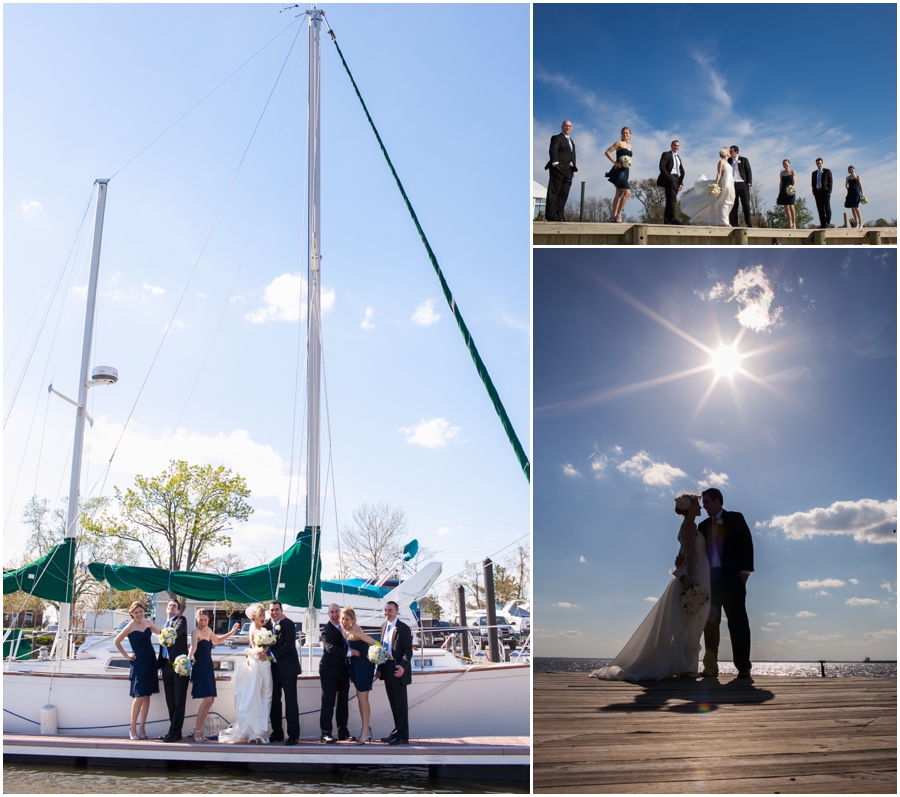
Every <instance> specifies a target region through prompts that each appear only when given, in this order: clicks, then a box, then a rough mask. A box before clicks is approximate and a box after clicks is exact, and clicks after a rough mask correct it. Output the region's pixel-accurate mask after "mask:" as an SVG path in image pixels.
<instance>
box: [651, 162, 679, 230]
mask: <svg viewBox="0 0 900 797" xmlns="http://www.w3.org/2000/svg"><path fill="white" fill-rule="evenodd" d="M678 165H679V169H678V174H675V173H674V172H673V171H672V169H673V168H674V167H675V156H674V155H673V154H672V150H668V151H667V152H664V153H663V154H662V155H661V156H660V159H659V177H657V178H656V184H657V185H658V186H659V187H660V188H664V189H665V190H666V213H665V220H666V224H678V219H677V218H676V217H675V208H676V206H677V205H678V189H679V188H681V187H682V186H683V185H684V161H683V160H682V159H681V155H679V156H678Z"/></svg>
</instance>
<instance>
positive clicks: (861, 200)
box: [859, 196, 869, 205]
mask: <svg viewBox="0 0 900 797" xmlns="http://www.w3.org/2000/svg"><path fill="white" fill-rule="evenodd" d="M859 204H860V205H868V204H869V200H868V197H864V196H861V197H860V198H859Z"/></svg>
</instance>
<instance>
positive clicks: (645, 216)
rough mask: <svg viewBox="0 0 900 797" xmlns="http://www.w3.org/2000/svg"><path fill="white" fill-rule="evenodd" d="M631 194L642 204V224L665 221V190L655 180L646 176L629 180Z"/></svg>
mask: <svg viewBox="0 0 900 797" xmlns="http://www.w3.org/2000/svg"><path fill="white" fill-rule="evenodd" d="M630 185H631V196H632V198H633V199H636V200H637V201H638V202H640V203H641V205H643V206H644V212H643V213H642V214H641V222H642V223H643V224H662V223H663V222H664V221H665V212H666V191H665V189H664V188H661V187H660V186H658V185H657V184H656V180H654V179H652V178H650V177H646V178H644V179H643V180H631V181H630Z"/></svg>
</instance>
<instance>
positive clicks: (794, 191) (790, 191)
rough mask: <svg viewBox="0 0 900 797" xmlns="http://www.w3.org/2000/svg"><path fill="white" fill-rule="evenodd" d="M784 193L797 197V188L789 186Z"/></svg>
mask: <svg viewBox="0 0 900 797" xmlns="http://www.w3.org/2000/svg"><path fill="white" fill-rule="evenodd" d="M784 193H786V194H787V195H788V196H796V194H797V188H796V187H795V186H793V185H789V186H788V187H787V188H785V189H784Z"/></svg>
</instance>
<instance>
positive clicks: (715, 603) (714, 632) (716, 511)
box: [700, 487, 753, 678]
mask: <svg viewBox="0 0 900 797" xmlns="http://www.w3.org/2000/svg"><path fill="white" fill-rule="evenodd" d="M701 500H702V502H703V508H704V509H705V510H706V514H707V515H709V517H708V518H707V519H706V520H704V521H703V522H702V523H701V524H700V533H701V534H702V535H703V539H705V540H706V553H707V556H708V557H709V568H710V570H709V574H710V588H711V592H712V595H711V600H710V603H711V606H710V610H709V619H708V620H707V621H706V628H704V629H703V638H704V642H705V643H706V652H705V653H704V655H703V677H704V678H715V677H716V676H718V674H719V662H718V655H719V624H720V623H721V622H722V609H723V608H724V609H725V614H727V615H728V633H729V634H730V635H731V652H732V658H733V659H734V666H735V667H737V669H738V678H750V668H751V667H752V666H753V665H752V664H751V663H750V620H749V619H748V618H747V607H746V600H747V586H746V585H747V579H748V578H749V577H750V573H751V572H752V571H753V537H752V536H751V535H750V529H749V528H748V527H747V521H746V520H744V516H743V515H742V514H741V513H740V512H726V511H725V510H724V509H723V506H722V505H723V499H722V493H721V492H720V491H719V490H717V489H716V488H715V487H710V488H708V489H706V490H704V491H703V493H702V494H701Z"/></svg>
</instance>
